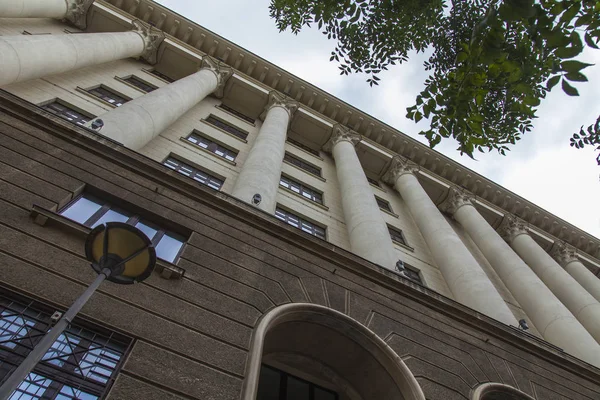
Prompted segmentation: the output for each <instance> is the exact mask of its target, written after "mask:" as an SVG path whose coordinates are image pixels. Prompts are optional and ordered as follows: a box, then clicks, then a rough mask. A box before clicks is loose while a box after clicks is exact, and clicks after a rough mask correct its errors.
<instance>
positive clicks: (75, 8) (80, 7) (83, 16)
mask: <svg viewBox="0 0 600 400" xmlns="http://www.w3.org/2000/svg"><path fill="white" fill-rule="evenodd" d="M65 2H66V3H67V14H65V19H66V20H67V21H69V22H70V23H71V24H73V25H74V26H76V27H77V28H79V29H85V28H87V13H88V11H89V9H90V7H91V5H92V3H93V2H94V0H65Z"/></svg>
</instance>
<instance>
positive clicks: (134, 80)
mask: <svg viewBox="0 0 600 400" xmlns="http://www.w3.org/2000/svg"><path fill="white" fill-rule="evenodd" d="M123 80H124V81H125V82H127V83H129V84H130V85H131V86H135V87H136V88H138V89H140V90H141V91H142V92H146V93H150V92H152V91H153V90H156V89H158V87H156V86H154V85H152V84H150V83H148V82H146V81H143V80H141V79H140V78H138V77H137V76H134V75H131V76H130V77H128V78H123Z"/></svg>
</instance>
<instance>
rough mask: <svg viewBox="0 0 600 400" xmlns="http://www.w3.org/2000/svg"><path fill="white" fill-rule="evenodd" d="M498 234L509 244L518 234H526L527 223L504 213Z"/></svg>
mask: <svg viewBox="0 0 600 400" xmlns="http://www.w3.org/2000/svg"><path fill="white" fill-rule="evenodd" d="M498 234H499V235H500V236H502V238H503V239H504V240H506V241H507V242H508V243H509V244H510V243H512V241H513V240H514V239H515V238H516V237H517V236H519V235H528V234H529V232H528V231H527V223H526V222H525V221H523V220H521V219H519V218H517V217H516V216H514V215H512V214H504V218H503V219H502V223H501V224H500V226H499V227H498Z"/></svg>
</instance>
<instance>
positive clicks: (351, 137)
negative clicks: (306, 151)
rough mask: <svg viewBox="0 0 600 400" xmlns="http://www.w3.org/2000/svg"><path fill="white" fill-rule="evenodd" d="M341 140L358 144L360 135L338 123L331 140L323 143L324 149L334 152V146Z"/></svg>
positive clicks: (354, 144)
mask: <svg viewBox="0 0 600 400" xmlns="http://www.w3.org/2000/svg"><path fill="white" fill-rule="evenodd" d="M339 142H350V143H352V145H353V146H356V144H357V143H358V142H360V135H358V134H356V132H353V131H352V130H350V128H348V127H346V126H344V125H340V124H336V125H335V126H334V127H333V131H332V133H331V136H330V137H329V140H328V141H327V143H325V144H324V145H323V151H325V152H327V153H332V152H333V148H334V147H335V145H336V144H338V143H339Z"/></svg>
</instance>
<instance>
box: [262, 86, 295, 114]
mask: <svg viewBox="0 0 600 400" xmlns="http://www.w3.org/2000/svg"><path fill="white" fill-rule="evenodd" d="M274 107H281V108H283V109H284V110H285V111H287V113H288V114H289V116H290V122H291V121H292V117H293V116H294V113H295V112H296V110H297V109H298V107H299V104H298V102H297V101H295V100H292V99H290V98H288V97H286V96H285V95H283V94H281V93H279V92H277V91H275V90H273V91H271V92H270V93H269V101H268V103H267V105H266V106H265V109H264V111H263V112H262V114H260V119H262V120H263V121H264V120H265V118H266V116H267V113H268V112H269V110H270V109H272V108H274Z"/></svg>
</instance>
